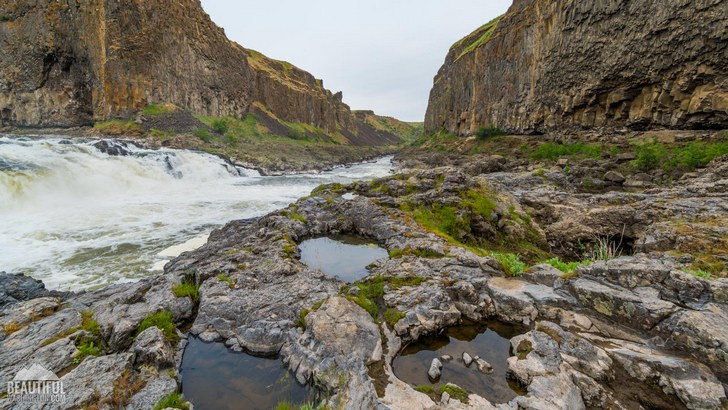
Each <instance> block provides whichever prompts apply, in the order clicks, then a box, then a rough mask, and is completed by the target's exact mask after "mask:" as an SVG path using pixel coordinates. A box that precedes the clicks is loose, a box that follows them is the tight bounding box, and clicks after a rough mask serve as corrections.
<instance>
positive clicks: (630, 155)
mask: <svg viewBox="0 0 728 410" xmlns="http://www.w3.org/2000/svg"><path fill="white" fill-rule="evenodd" d="M614 158H615V159H616V160H617V162H627V161H632V160H634V159H637V154H636V153H634V152H623V153H621V154H617V156H616V157H614Z"/></svg>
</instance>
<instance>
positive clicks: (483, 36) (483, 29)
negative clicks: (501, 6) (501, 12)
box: [452, 16, 502, 61]
mask: <svg viewBox="0 0 728 410" xmlns="http://www.w3.org/2000/svg"><path fill="white" fill-rule="evenodd" d="M501 17H502V16H499V17H496V18H494V19H493V20H491V21H489V22H487V23H485V24H484V25H482V26H480V27H479V28H478V29H477V30H475V31H474V32H473V33H471V34H470V35H468V36H467V37H465V38H464V39H462V40H460V41H458V42H457V43H455V45H453V47H452V48H457V47H463V46H464V48H463V49H462V51H460V54H458V56H457V58H456V59H455V60H456V61H457V60H458V59H460V58H461V57H462V56H464V55H466V54H468V53H470V52H472V51H473V50H475V49H476V48H478V47H480V46H482V45H483V44H486V43H487V42H488V41H489V40H490V38H491V37H492V36H493V33H494V32H495V28H496V27H497V26H498V22H499V21H500V19H501ZM465 44H468V45H467V46H465Z"/></svg>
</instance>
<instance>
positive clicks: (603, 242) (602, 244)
mask: <svg viewBox="0 0 728 410" xmlns="http://www.w3.org/2000/svg"><path fill="white" fill-rule="evenodd" d="M620 245H621V243H616V242H613V241H610V240H609V238H605V237H600V238H597V240H596V243H595V244H594V249H592V259H593V260H595V261H608V260H610V259H614V258H618V257H620V256H622V250H621V249H620Z"/></svg>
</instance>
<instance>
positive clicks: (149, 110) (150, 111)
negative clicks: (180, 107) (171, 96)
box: [142, 103, 177, 117]
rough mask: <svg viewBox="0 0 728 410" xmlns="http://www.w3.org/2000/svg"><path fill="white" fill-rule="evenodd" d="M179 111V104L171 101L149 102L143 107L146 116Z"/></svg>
mask: <svg viewBox="0 0 728 410" xmlns="http://www.w3.org/2000/svg"><path fill="white" fill-rule="evenodd" d="M175 111H177V106H176V105H174V104H171V103H160V104H149V105H147V106H146V107H144V108H142V114H144V115H146V116H150V117H151V116H155V115H164V114H169V113H172V112H175Z"/></svg>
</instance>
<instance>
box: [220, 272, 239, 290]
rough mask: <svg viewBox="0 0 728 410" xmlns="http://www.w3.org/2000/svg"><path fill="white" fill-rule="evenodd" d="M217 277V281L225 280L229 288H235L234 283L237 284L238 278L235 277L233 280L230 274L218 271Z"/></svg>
mask: <svg viewBox="0 0 728 410" xmlns="http://www.w3.org/2000/svg"><path fill="white" fill-rule="evenodd" d="M217 279H218V280H219V281H221V282H225V283H227V284H228V287H229V288H230V289H234V288H235V285H237V284H238V280H237V279H235V280H232V279H231V278H230V276H228V275H223V274H222V273H220V274H218V275H217Z"/></svg>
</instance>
